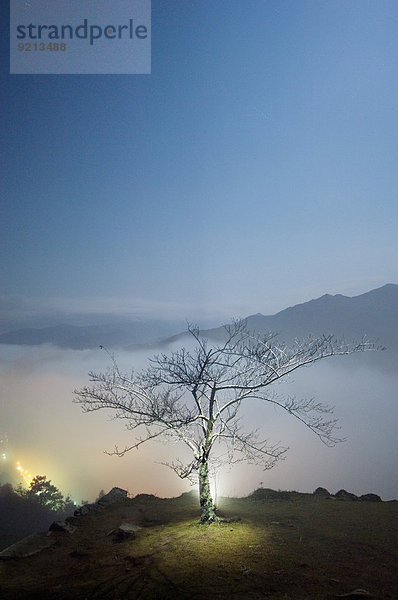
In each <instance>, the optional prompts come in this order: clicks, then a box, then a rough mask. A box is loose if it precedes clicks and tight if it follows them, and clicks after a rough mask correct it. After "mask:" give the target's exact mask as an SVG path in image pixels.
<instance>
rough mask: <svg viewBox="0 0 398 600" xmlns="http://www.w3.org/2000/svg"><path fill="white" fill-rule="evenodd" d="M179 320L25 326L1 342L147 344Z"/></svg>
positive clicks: (76, 347)
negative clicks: (172, 321)
mask: <svg viewBox="0 0 398 600" xmlns="http://www.w3.org/2000/svg"><path fill="white" fill-rule="evenodd" d="M178 326H180V325H177V323H176V322H174V323H170V322H167V321H161V320H152V321H125V322H121V323H113V324H105V325H87V326H77V325H69V324H62V325H55V326H52V327H44V328H24V329H17V330H16V331H10V332H7V333H3V334H1V335H0V344H18V345H28V346H37V345H41V344H53V345H54V346H58V347H61V348H71V349H74V350H85V349H90V348H97V347H98V346H99V345H102V346H106V347H109V348H123V347H125V346H127V345H132V344H133V345H134V346H137V347H138V346H140V345H147V344H153V343H156V342H157V341H159V340H161V339H162V338H164V337H165V336H167V335H170V334H172V333H173V331H175V330H176V327H178Z"/></svg>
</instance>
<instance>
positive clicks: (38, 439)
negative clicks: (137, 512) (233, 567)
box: [0, 346, 398, 500]
mask: <svg viewBox="0 0 398 600" xmlns="http://www.w3.org/2000/svg"><path fill="white" fill-rule="evenodd" d="M0 358H1V364H2V367H1V398H2V400H1V403H2V405H1V408H0V410H1V415H2V417H1V426H0V430H1V432H2V433H4V432H6V433H7V434H8V438H9V448H8V453H7V464H5V463H4V462H3V465H2V471H4V470H13V469H15V464H16V462H17V461H20V463H21V464H22V465H23V466H24V468H26V469H27V470H28V471H30V472H31V473H32V474H33V475H35V474H45V475H47V477H48V478H50V479H51V480H52V481H53V482H54V483H55V484H56V485H57V486H58V487H60V488H61V489H62V491H63V492H64V493H71V494H72V495H73V497H75V498H76V499H79V500H81V499H82V498H86V499H89V500H91V499H93V498H94V497H95V496H96V495H97V494H98V492H99V490H100V489H102V488H103V489H108V488H110V487H112V486H113V485H118V486H121V487H123V488H126V489H128V490H129V491H130V492H131V493H133V494H136V493H139V492H147V493H154V494H158V495H160V496H171V495H178V494H180V493H181V492H182V491H186V490H188V489H189V484H188V483H187V482H184V481H181V480H180V479H178V477H177V476H176V475H175V474H174V473H173V472H172V471H171V470H170V469H168V468H167V467H164V466H163V465H161V464H159V463H161V462H165V461H168V460H171V459H172V458H173V457H178V456H182V452H183V449H181V448H179V447H177V446H170V445H167V444H163V443H153V444H151V445H148V446H146V447H142V448H141V449H140V450H135V451H133V452H130V453H129V454H127V455H126V456H125V457H124V458H118V457H115V456H113V457H110V456H107V455H106V454H104V452H103V451H104V450H112V449H113V447H114V445H115V444H118V445H119V446H123V445H124V444H128V443H129V442H130V441H131V437H130V436H131V434H129V433H128V432H127V431H125V430H124V429H123V423H122V422H120V421H117V420H112V419H111V415H109V414H108V415H107V414H105V412H97V413H91V414H82V413H81V411H80V407H79V406H78V405H76V404H73V403H72V395H73V390H74V389H75V388H79V387H80V386H82V385H85V384H86V383H87V382H88V376H87V373H88V371H90V370H104V369H106V367H107V366H109V357H108V356H107V355H106V353H104V352H101V351H100V350H98V351H72V350H60V349H56V348H54V347H52V346H42V347H22V346H0ZM354 358H355V359H356V360H352V359H354ZM360 358H361V357H360V356H359V357H348V358H347V360H346V361H335V362H333V360H332V361H330V362H327V361H325V362H324V363H320V364H319V365H317V366H315V367H313V368H309V369H303V370H301V371H298V372H297V374H296V376H295V377H294V380H292V381H289V382H288V383H286V384H283V385H280V386H278V390H277V391H278V392H286V393H288V394H290V395H294V394H295V395H297V396H298V397H316V398H318V399H319V400H321V401H324V402H326V403H328V404H332V405H334V406H335V407H336V416H337V417H338V418H339V420H340V424H341V426H342V430H341V433H342V436H343V437H346V438H347V441H346V442H344V443H342V444H339V445H338V446H337V447H335V448H326V447H325V446H323V445H322V443H321V442H320V441H319V439H317V438H316V436H314V434H313V433H312V432H310V431H309V430H308V429H306V428H305V427H304V426H303V425H302V424H301V423H299V422H298V421H295V420H294V419H293V418H292V417H290V416H289V415H288V414H281V413H279V412H277V411H276V410H274V408H273V407H271V406H262V405H261V404H260V403H257V404H251V405H247V406H246V409H245V410H244V412H242V416H243V419H244V422H246V423H247V426H248V427H251V426H256V427H259V426H260V427H261V430H262V431H263V434H264V436H265V437H267V438H268V439H269V440H270V441H272V442H279V441H281V442H282V443H283V444H286V445H288V446H289V447H290V451H289V452H288V454H287V456H286V459H285V460H284V461H282V462H281V463H279V465H278V466H276V467H275V468H274V469H272V470H271V471H267V472H263V471H262V470H261V468H259V467H252V466H244V467H243V466H236V467H229V468H225V469H224V470H222V471H220V472H218V473H217V480H216V487H217V493H218V494H219V495H221V494H225V495H246V494H248V493H250V492H251V491H252V490H253V489H255V488H256V487H258V486H259V485H260V483H261V484H262V485H264V487H272V488H276V489H278V488H280V489H298V490H301V491H310V492H311V491H313V490H314V489H315V488H316V487H317V486H319V485H321V486H324V487H327V488H328V489H329V490H330V491H332V492H336V491H337V490H338V489H340V488H346V489H348V490H350V491H353V492H355V493H358V494H362V493H366V492H375V493H378V494H380V495H381V496H382V497H383V498H385V499H390V498H395V497H398V480H397V475H396V463H397V459H398V449H397V444H396V426H395V424H396V422H397V419H398V402H397V400H398V398H397V395H398V392H397V390H398V385H397V383H398V377H397V375H395V374H394V373H393V372H391V371H389V372H384V373H383V372H381V371H379V370H377V369H373V368H371V367H369V365H368V364H363V365H361V362H360ZM118 360H119V363H120V365H121V367H122V368H123V369H130V367H131V366H135V367H136V368H137V369H140V368H141V367H142V366H144V365H145V361H146V357H145V356H144V355H142V354H138V353H126V352H123V353H120V354H119V356H118Z"/></svg>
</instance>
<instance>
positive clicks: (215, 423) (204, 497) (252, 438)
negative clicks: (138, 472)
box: [74, 321, 377, 522]
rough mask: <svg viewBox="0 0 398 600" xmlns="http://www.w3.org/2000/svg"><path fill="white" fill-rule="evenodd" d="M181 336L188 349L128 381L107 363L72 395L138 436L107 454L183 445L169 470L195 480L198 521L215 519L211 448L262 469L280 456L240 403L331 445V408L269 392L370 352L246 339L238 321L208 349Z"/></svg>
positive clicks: (338, 344)
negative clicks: (251, 427) (183, 457)
mask: <svg viewBox="0 0 398 600" xmlns="http://www.w3.org/2000/svg"><path fill="white" fill-rule="evenodd" d="M188 331H189V333H190V334H191V336H192V338H193V341H194V350H187V349H185V348H182V349H180V350H178V351H173V352H171V353H170V354H159V355H156V356H155V357H154V358H153V359H151V361H150V366H149V367H148V368H147V369H145V370H144V371H141V372H140V373H139V374H136V375H135V374H134V373H133V374H132V375H131V376H128V375H125V374H123V373H121V372H120V370H119V368H118V365H117V363H116V361H115V360H114V359H113V358H112V367H111V368H110V369H109V370H108V371H107V372H106V373H99V374H97V373H92V372H91V373H90V374H89V376H90V381H91V382H92V385H91V386H89V387H84V388H82V389H80V390H77V391H75V400H74V401H75V402H77V403H79V404H81V405H82V408H83V411H84V412H92V411H96V410H99V409H110V410H112V411H114V413H115V417H116V418H119V419H124V420H126V421H127V429H129V430H132V431H134V430H138V431H137V434H138V437H137V438H136V439H135V441H134V443H133V444H132V445H131V446H129V447H126V448H124V449H123V450H119V449H118V448H117V447H116V448H115V451H114V452H113V453H112V454H117V455H119V456H123V455H124V454H125V453H126V452H128V451H129V450H132V449H133V448H138V447H139V446H140V445H141V444H144V443H145V442H147V441H149V440H153V439H155V438H158V437H160V436H167V437H168V438H171V439H172V440H174V441H180V442H182V443H183V444H185V445H186V446H187V447H188V448H189V450H190V451H191V456H192V459H191V460H190V461H189V462H188V463H186V462H185V463H183V462H181V461H177V462H175V463H172V464H171V465H169V466H171V467H172V468H173V469H174V471H175V472H176V473H177V474H178V475H179V476H180V477H181V478H187V477H189V478H191V477H192V476H198V479H199V498H200V507H201V521H202V522H209V521H214V520H215V519H216V515H215V508H214V504H213V499H212V496H211V493H210V485H209V466H210V459H213V458H214V457H215V454H216V452H214V448H215V446H216V445H217V444H218V445H219V444H224V447H225V454H224V456H223V458H224V460H227V461H228V462H229V463H233V462H239V461H247V462H249V463H255V464H261V465H262V466H263V468H264V469H265V470H266V469H270V468H272V467H273V466H274V465H275V463H276V462H277V461H278V460H279V459H281V458H282V457H283V455H284V454H285V452H286V450H287V448H285V447H283V446H281V445H280V444H279V443H278V444H271V443H270V442H269V441H268V440H263V439H261V437H260V436H259V433H258V431H250V432H245V431H244V430H243V428H242V427H241V424H240V419H239V412H240V409H241V406H242V403H245V402H248V401H253V400H255V399H259V400H261V401H263V402H267V403H270V404H273V405H275V406H277V407H279V408H280V409H282V410H284V411H286V412H288V413H289V414H290V415H292V416H293V417H295V418H296V419H298V420H299V421H301V422H302V423H303V424H304V425H305V426H307V427H308V428H309V429H311V430H312V431H313V432H314V433H315V434H316V435H317V436H318V437H319V438H320V440H321V441H322V442H323V443H325V444H326V445H328V446H333V445H335V444H336V443H337V442H339V441H341V439H339V438H338V437H336V434H335V432H336V422H337V421H336V419H334V418H333V416H332V413H333V409H332V408H330V407H329V406H326V405H325V404H322V403H321V402H317V401H315V400H313V399H301V400H299V399H297V398H295V397H290V396H289V397H286V396H281V395H279V394H277V393H276V392H275V391H274V390H273V389H272V387H271V386H272V384H275V383H276V382H278V381H280V380H281V379H284V378H287V377H288V376H289V375H290V374H291V373H293V372H294V371H295V370H296V369H298V368H300V367H304V366H308V365H311V364H313V363H315V362H317V361H318V360H321V359H323V358H326V357H329V356H336V355H345V354H352V353H355V352H362V351H365V350H375V349H377V348H376V347H375V345H374V344H372V343H369V342H367V341H365V340H362V341H361V342H359V343H353V344H347V343H346V342H344V341H341V340H337V339H335V338H334V337H333V336H331V335H323V336H321V337H316V338H315V337H314V338H308V339H306V340H304V341H301V342H298V341H295V342H294V343H293V344H291V345H286V344H281V343H279V342H278V341H277V339H276V336H275V335H274V334H269V335H266V336H263V337H261V336H259V335H256V334H253V333H251V332H250V331H249V330H248V329H247V326H246V323H245V322H244V321H236V322H234V323H233V324H232V325H230V326H226V327H225V336H224V339H223V341H222V342H219V343H209V342H208V341H207V340H206V339H204V338H203V337H202V336H201V334H200V332H199V330H198V329H197V328H196V327H193V326H189V327H188ZM140 432H141V433H140Z"/></svg>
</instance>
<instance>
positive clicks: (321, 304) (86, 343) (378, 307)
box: [0, 283, 398, 350]
mask: <svg viewBox="0 0 398 600" xmlns="http://www.w3.org/2000/svg"><path fill="white" fill-rule="evenodd" d="M246 320H247V324H248V327H249V329H251V330H252V331H256V332H260V333H265V332H269V331H272V332H275V333H277V334H278V335H279V337H280V338H281V339H285V340H289V339H292V338H295V337H298V338H302V337H305V336H307V335H310V334H314V335H319V334H322V333H333V334H335V335H336V336H338V337H344V338H345V339H347V341H349V340H351V339H358V338H362V336H367V337H368V338H370V339H371V340H374V341H378V342H379V343H380V344H383V345H385V346H387V347H388V348H390V349H393V350H398V285H397V284H392V283H390V284H387V285H385V286H383V287H381V288H378V289H375V290H372V291H370V292H367V293H365V294H361V295H360V296H354V297H348V296H342V295H341V294H336V295H335V296H331V295H330V294H325V295H324V296H322V297H320V298H317V299H316V300H310V301H309V302H304V303H302V304H297V305H296V306H292V307H290V308H286V309H285V310H282V311H280V312H278V313H277V314H275V315H271V316H265V315H262V314H261V313H258V314H255V315H250V316H248V317H247V319H246ZM177 327H179V325H177V324H176V323H175V322H174V323H170V322H166V321H161V320H153V321H145V322H144V321H143V322H141V321H136V322H132V321H126V322H121V323H113V324H109V325H90V326H86V327H84V326H73V325H58V326H55V327H46V328H41V329H33V328H31V329H18V330H16V331H11V332H8V333H3V334H1V335H0V343H1V344H21V345H38V344H46V343H47V344H54V345H56V346H60V347H64V348H72V349H86V348H95V347H97V346H99V345H100V344H101V345H103V346H107V347H109V348H127V349H130V350H134V349H137V348H139V347H148V346H157V345H162V346H163V345H169V344H171V343H173V342H178V341H183V340H185V339H186V337H187V333H186V332H183V333H179V334H177V335H173V336H172V337H167V336H171V334H172V333H173V330H174V331H175V330H176V328H177ZM201 333H202V335H203V336H204V337H207V338H209V339H212V340H217V339H222V337H223V336H224V335H225V330H224V328H223V327H217V328H214V329H207V330H203V331H202V332H201Z"/></svg>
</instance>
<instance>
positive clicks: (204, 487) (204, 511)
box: [199, 458, 216, 523]
mask: <svg viewBox="0 0 398 600" xmlns="http://www.w3.org/2000/svg"><path fill="white" fill-rule="evenodd" d="M199 499H200V510H201V517H200V522H201V523H211V522H212V521H215V520H216V513H215V510H214V504H213V498H212V497H211V492H210V483H209V467H208V464H207V458H203V459H202V461H201V463H200V467H199Z"/></svg>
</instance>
